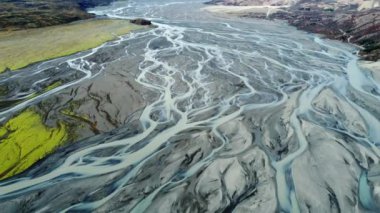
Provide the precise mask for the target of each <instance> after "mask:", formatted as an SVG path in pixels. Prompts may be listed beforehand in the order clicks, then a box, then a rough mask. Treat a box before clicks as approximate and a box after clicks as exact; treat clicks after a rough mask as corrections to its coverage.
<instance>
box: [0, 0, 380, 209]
mask: <svg viewBox="0 0 380 213" xmlns="http://www.w3.org/2000/svg"><path fill="white" fill-rule="evenodd" d="M202 7H203V5H202V1H183V2H179V1H164V2H163V1H158V0H156V1H154V0H150V1H148V0H142V1H121V2H117V3H115V4H113V5H111V6H107V7H99V8H95V9H93V10H91V11H92V12H94V13H96V14H98V15H107V16H110V17H116V18H134V17H145V18H149V19H151V20H153V22H154V24H155V25H156V28H154V29H150V30H146V31H140V32H134V33H132V34H129V35H126V36H123V37H120V38H119V40H117V41H115V42H110V43H107V44H104V45H102V46H101V47H98V48H95V49H93V50H91V51H87V52H83V53H79V54H77V55H74V56H69V57H64V58H60V59H56V60H53V61H48V62H43V63H40V64H36V65H33V66H30V67H28V68H26V69H24V70H21V71H19V72H17V73H14V74H13V73H12V74H7V75H8V76H3V77H0V81H1V82H2V83H3V82H7V83H11V82H19V84H21V83H24V85H26V86H27V85H31V84H34V85H35V84H38V82H43V81H52V79H60V78H64V79H65V80H64V82H65V83H64V84H63V85H61V86H59V87H57V88H55V89H53V90H50V91H48V92H45V93H43V94H40V95H38V96H36V97H33V98H30V99H28V98H25V97H28V94H30V93H31V92H30V91H29V93H28V92H25V91H23V92H21V91H20V90H14V92H13V94H12V95H10V96H8V97H7V98H8V99H10V100H12V99H17V98H20V97H22V98H21V100H22V101H21V102H16V103H15V104H11V105H9V106H7V107H5V108H3V110H2V111H1V112H0V116H2V117H3V118H2V119H6V118H7V117H9V116H10V115H12V113H15V112H17V111H19V110H22V109H24V108H26V107H27V106H30V105H35V104H37V103H39V102H41V101H42V100H45V99H46V98H49V97H52V96H54V97H61V96H62V94H64V93H65V91H69V90H70V88H72V87H78V86H80V85H83V84H87V83H89V82H92V81H98V82H99V81H100V82H106V83H104V84H112V83H113V81H107V78H111V77H110V76H112V75H113V74H114V73H119V75H118V76H119V77H118V80H120V81H121V80H123V79H120V78H128V79H124V80H125V81H134V83H133V88H134V89H135V90H137V91H138V92H137V94H140V93H141V94H140V96H141V98H142V99H143V101H141V103H140V105H138V106H135V108H138V107H140V110H137V111H138V113H137V114H138V116H137V118H136V117H134V116H136V115H135V113H136V111H131V110H126V111H125V112H123V111H122V110H121V112H119V114H115V116H116V117H117V116H121V115H123V116H126V117H128V118H130V119H128V122H125V123H123V124H122V125H118V126H117V127H113V128H109V131H108V132H107V131H104V133H102V134H99V135H96V136H92V137H89V138H87V139H84V140H81V141H80V142H78V143H76V144H71V145H68V146H65V147H63V148H62V149H60V150H58V151H57V153H55V154H53V155H51V156H49V157H48V158H47V159H45V160H44V161H42V162H39V163H38V164H37V165H36V166H34V167H33V168H31V169H29V170H28V171H27V172H25V173H23V174H21V175H19V176H17V177H15V178H13V179H10V180H6V181H3V182H1V183H0V205H1V206H2V208H4V209H6V210H7V211H9V212H12V211H14V212H20V211H28V212H29V211H36V212H50V211H62V212H72V211H99V212H109V211H123V212H124V211H126V212H129V211H131V212H143V211H147V212H169V211H173V212H175V211H178V212H204V211H209V212H223V211H225V212H231V211H235V212H276V211H283V212H307V211H311V212H377V211H379V210H380V206H379V203H380V195H379V189H380V188H379V180H380V179H379V174H380V173H379V171H380V170H379V169H380V167H379V157H380V152H379V144H380V107H379V106H380V95H379V94H380V84H379V82H376V81H375V80H374V79H373V78H372V76H371V75H370V72H368V71H366V70H363V69H361V68H360V67H359V66H358V65H357V61H358V58H357V56H356V55H355V52H356V51H357V50H356V49H355V48H354V47H353V46H350V45H347V44H343V43H340V42H337V41H330V40H325V39H321V38H320V37H318V36H316V35H312V34H307V33H304V32H300V31H297V30H295V29H294V28H292V27H289V26H287V25H286V24H284V23H283V22H277V21H276V22H274V21H265V20H253V19H236V18H221V17H215V16H212V15H211V14H207V13H206V12H203V11H202V10H200V8H202ZM104 55H107V57H102V56H104ZM121 74H125V75H121ZM126 76H127V77H126ZM132 78H134V80H133V79H132ZM36 81H37V83H35V82H36ZM20 82H21V83H20ZM33 82H34V83H33ZM103 86H104V85H103ZM104 87H105V86H104ZM31 88H34V87H31ZM105 88H108V87H105ZM130 88H132V86H131V87H130ZM108 90H111V89H109V88H108ZM115 92H116V93H123V94H125V95H126V96H127V95H129V93H131V91H130V90H121V91H115ZM61 93H62V94H61ZM111 93H112V90H111ZM119 95H121V94H119ZM122 97H123V96H122ZM59 100H61V99H59ZM62 100H63V99H62ZM62 100H61V102H63V101H62ZM123 100H125V102H123ZM131 100H132V101H131ZM131 100H129V99H128V100H126V99H122V98H121V99H120V100H119V102H118V104H121V105H127V107H128V106H129V105H130V104H132V103H133V102H134V101H133V100H134V99H131ZM136 100H137V98H136ZM61 102H59V103H61ZM105 109H106V107H105ZM124 114H125V115H124ZM132 117H134V119H133V118H132ZM115 119H116V118H115ZM132 121H133V122H132ZM105 126H106V125H105ZM111 130H112V131H111Z"/></svg>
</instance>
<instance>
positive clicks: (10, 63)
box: [0, 19, 143, 73]
mask: <svg viewBox="0 0 380 213" xmlns="http://www.w3.org/2000/svg"><path fill="white" fill-rule="evenodd" d="M141 28H143V27H142V26H138V25H134V24H131V23H129V21H128V20H118V19H92V20H87V21H81V22H76V23H72V24H67V25H59V26H54V27H45V28H39V29H29V30H20V31H8V32H0V73H1V72H4V71H5V70H6V69H7V68H9V69H10V70H17V69H20V68H23V67H25V66H27V65H29V64H32V63H36V62H39V61H44V60H49V59H53V58H57V57H62V56H66V55H71V54H74V53H77V52H80V51H84V50H88V49H91V48H94V47H97V46H99V45H101V44H103V43H105V42H107V41H111V40H114V39H116V37H117V36H120V35H123V34H127V33H128V32H130V31H132V30H137V29H141Z"/></svg>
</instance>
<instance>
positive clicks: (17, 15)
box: [0, 0, 112, 31]
mask: <svg viewBox="0 0 380 213" xmlns="http://www.w3.org/2000/svg"><path fill="white" fill-rule="evenodd" d="M111 1H112V0H66V1H60V0H40V1H34V0H2V1H0V31H3V30H18V29H26V28H38V27H45V26H52V25H57V24H64V23H69V22H72V21H77V20H83V19H88V18H92V17H94V15H93V14H89V13H87V12H86V8H89V7H94V6H97V5H106V4H109V3H110V2H111Z"/></svg>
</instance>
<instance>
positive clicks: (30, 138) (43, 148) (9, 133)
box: [0, 109, 68, 180]
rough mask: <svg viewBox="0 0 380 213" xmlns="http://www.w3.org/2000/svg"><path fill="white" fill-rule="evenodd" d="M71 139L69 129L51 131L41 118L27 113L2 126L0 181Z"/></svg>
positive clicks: (60, 125) (32, 112)
mask: <svg viewBox="0 0 380 213" xmlns="http://www.w3.org/2000/svg"><path fill="white" fill-rule="evenodd" d="M67 139H68V126H67V125H65V124H64V123H57V127H55V128H51V127H47V126H45V125H44V124H43V120H42V116H41V115H40V114H38V113H37V112H35V111H33V110H30V109H28V110H26V111H23V112H22V113H20V114H19V115H17V116H15V117H14V118H12V119H10V120H9V121H8V122H7V123H5V124H4V126H2V127H0V162H1V163H0V180H2V179H5V178H8V177H11V176H13V175H16V174H18V173H21V172H23V171H24V170H26V169H28V168H29V167H30V166H32V165H33V164H34V163H35V162H37V161H38V160H40V159H42V158H44V157H45V156H46V155H48V154H50V153H52V152H53V151H54V150H55V149H56V148H57V147H59V146H60V145H62V144H63V143H64V142H66V141H67Z"/></svg>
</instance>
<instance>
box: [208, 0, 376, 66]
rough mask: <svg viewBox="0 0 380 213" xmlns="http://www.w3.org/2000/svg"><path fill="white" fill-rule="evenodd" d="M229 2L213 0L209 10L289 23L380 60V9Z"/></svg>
mask: <svg viewBox="0 0 380 213" xmlns="http://www.w3.org/2000/svg"><path fill="white" fill-rule="evenodd" d="M229 2H230V1H228V0H217V1H211V2H209V3H208V4H209V5H210V4H211V5H213V6H208V7H206V8H205V10H207V11H209V12H213V13H218V14H220V13H225V14H232V15H237V16H240V17H249V18H260V19H261V18H264V19H280V20H286V21H287V22H288V23H289V24H290V25H292V26H295V27H297V29H300V30H304V31H307V32H311V33H317V34H321V35H324V36H326V37H327V38H330V39H335V40H340V41H343V42H349V43H353V44H356V45H359V46H361V47H362V49H361V50H360V52H359V54H360V56H361V58H362V59H363V60H369V61H377V60H379V59H380V8H379V7H373V8H365V7H364V6H365V5H364V6H363V5H358V4H343V5H336V4H332V3H326V2H318V3H312V2H309V3H308V2H305V1H300V2H298V3H295V4H293V5H286V4H284V5H278V6H271V5H266V4H265V2H264V3H263V5H254V6H251V4H253V3H255V4H256V3H257V4H258V2H255V1H243V0H242V1H240V2H238V3H235V4H233V5H231V4H229ZM269 3H270V2H268V4H269Z"/></svg>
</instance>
